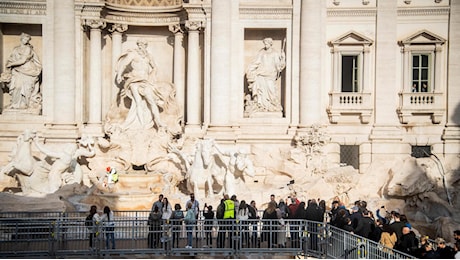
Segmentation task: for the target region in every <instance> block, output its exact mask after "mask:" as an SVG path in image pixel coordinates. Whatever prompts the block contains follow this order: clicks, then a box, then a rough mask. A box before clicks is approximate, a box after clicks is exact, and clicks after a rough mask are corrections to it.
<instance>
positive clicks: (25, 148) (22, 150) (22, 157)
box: [0, 129, 36, 176]
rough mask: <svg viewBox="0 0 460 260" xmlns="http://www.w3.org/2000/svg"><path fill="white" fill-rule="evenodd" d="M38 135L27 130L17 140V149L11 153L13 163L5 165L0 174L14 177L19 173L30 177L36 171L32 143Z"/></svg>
mask: <svg viewBox="0 0 460 260" xmlns="http://www.w3.org/2000/svg"><path fill="white" fill-rule="evenodd" d="M35 136H36V133H35V132H33V131H31V130H29V129H26V130H25V131H24V132H23V133H22V134H21V135H19V136H18V138H17V139H16V147H15V148H14V149H13V151H12V152H11V161H10V162H9V163H8V164H7V165H5V166H4V167H3V168H2V169H1V170H0V174H1V175H3V174H7V175H10V176H14V174H15V173H17V172H19V173H21V174H23V175H26V176H30V175H31V174H32V173H33V171H34V164H35V160H34V158H33V156H32V146H31V145H32V141H33V139H34V138H35Z"/></svg>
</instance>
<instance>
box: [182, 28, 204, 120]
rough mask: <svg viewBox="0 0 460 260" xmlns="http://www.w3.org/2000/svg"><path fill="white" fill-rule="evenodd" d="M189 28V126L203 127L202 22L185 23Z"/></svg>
mask: <svg viewBox="0 0 460 260" xmlns="http://www.w3.org/2000/svg"><path fill="white" fill-rule="evenodd" d="M185 26H186V28H187V29H188V66H187V68H188V70H187V115H186V116H187V126H190V127H192V128H195V127H201V112H202V111H201V107H202V95H201V93H202V92H201V88H200V68H201V66H200V51H199V50H200V28H201V23H200V22H190V21H187V22H186V23H185Z"/></svg>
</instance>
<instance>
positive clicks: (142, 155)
mask: <svg viewBox="0 0 460 260" xmlns="http://www.w3.org/2000/svg"><path fill="white" fill-rule="evenodd" d="M157 69H158V68H157V65H156V63H155V61H154V59H153V57H152V55H151V54H150V53H149V52H148V50H147V42H146V41H145V40H143V39H139V40H137V48H136V49H130V50H128V51H127V52H126V53H124V54H122V55H121V56H120V58H119V59H118V64H117V69H116V79H115V80H116V82H117V83H118V84H119V85H118V86H119V87H120V88H121V90H120V93H119V95H118V98H117V102H114V103H113V104H112V107H111V109H110V110H109V111H108V113H107V116H106V121H105V124H104V132H105V133H106V136H105V137H104V138H99V140H98V146H99V148H100V149H101V153H102V154H103V155H105V156H107V157H108V158H111V159H110V161H104V162H100V163H98V165H96V166H94V167H96V168H100V167H104V166H103V165H105V164H107V163H108V164H110V165H115V166H116V167H117V169H121V170H124V171H127V170H128V169H130V168H131V167H135V168H138V169H143V170H145V171H146V172H148V173H164V174H166V173H169V172H171V167H172V166H171V165H169V164H170V163H169V162H168V159H167V149H168V144H170V143H171V144H173V143H174V142H177V140H178V139H181V137H182V132H183V130H182V126H181V122H182V119H183V116H182V114H181V112H180V106H179V104H178V102H177V100H176V88H175V86H174V84H172V83H170V82H166V81H161V80H159V79H157Z"/></svg>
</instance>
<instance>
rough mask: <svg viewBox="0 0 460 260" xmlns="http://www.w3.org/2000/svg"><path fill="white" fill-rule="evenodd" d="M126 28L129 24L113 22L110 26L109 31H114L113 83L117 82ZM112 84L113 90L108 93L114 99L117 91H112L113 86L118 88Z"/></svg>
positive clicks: (111, 80)
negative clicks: (117, 71) (118, 65)
mask: <svg viewBox="0 0 460 260" xmlns="http://www.w3.org/2000/svg"><path fill="white" fill-rule="evenodd" d="M126 30H128V25H126V24H119V23H117V24H112V26H111V27H110V28H109V32H110V33H112V78H111V79H110V82H112V83H113V82H115V77H116V69H117V63H118V58H120V56H121V52H122V49H121V43H122V39H123V38H122V37H123V33H124V32H126ZM110 86H111V88H110V90H111V91H110V92H109V93H107V94H108V95H109V96H110V97H111V99H110V100H111V101H112V100H115V98H116V94H117V92H116V91H112V90H113V89H112V86H113V87H115V88H116V86H114V84H110Z"/></svg>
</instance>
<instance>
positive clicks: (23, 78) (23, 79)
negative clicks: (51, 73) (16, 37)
mask: <svg viewBox="0 0 460 260" xmlns="http://www.w3.org/2000/svg"><path fill="white" fill-rule="evenodd" d="M30 39H31V37H30V35H29V34H26V33H22V34H21V45H19V46H17V47H15V48H14V49H13V51H12V53H11V54H10V56H9V58H8V60H7V61H6V71H4V72H3V73H2V75H1V78H0V81H1V82H5V83H7V86H8V89H9V93H10V95H11V104H9V106H8V108H10V109H36V108H41V93H40V74H41V72H42V65H41V63H40V60H39V58H38V55H37V53H36V52H35V51H34V48H33V46H32V45H31V44H30Z"/></svg>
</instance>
